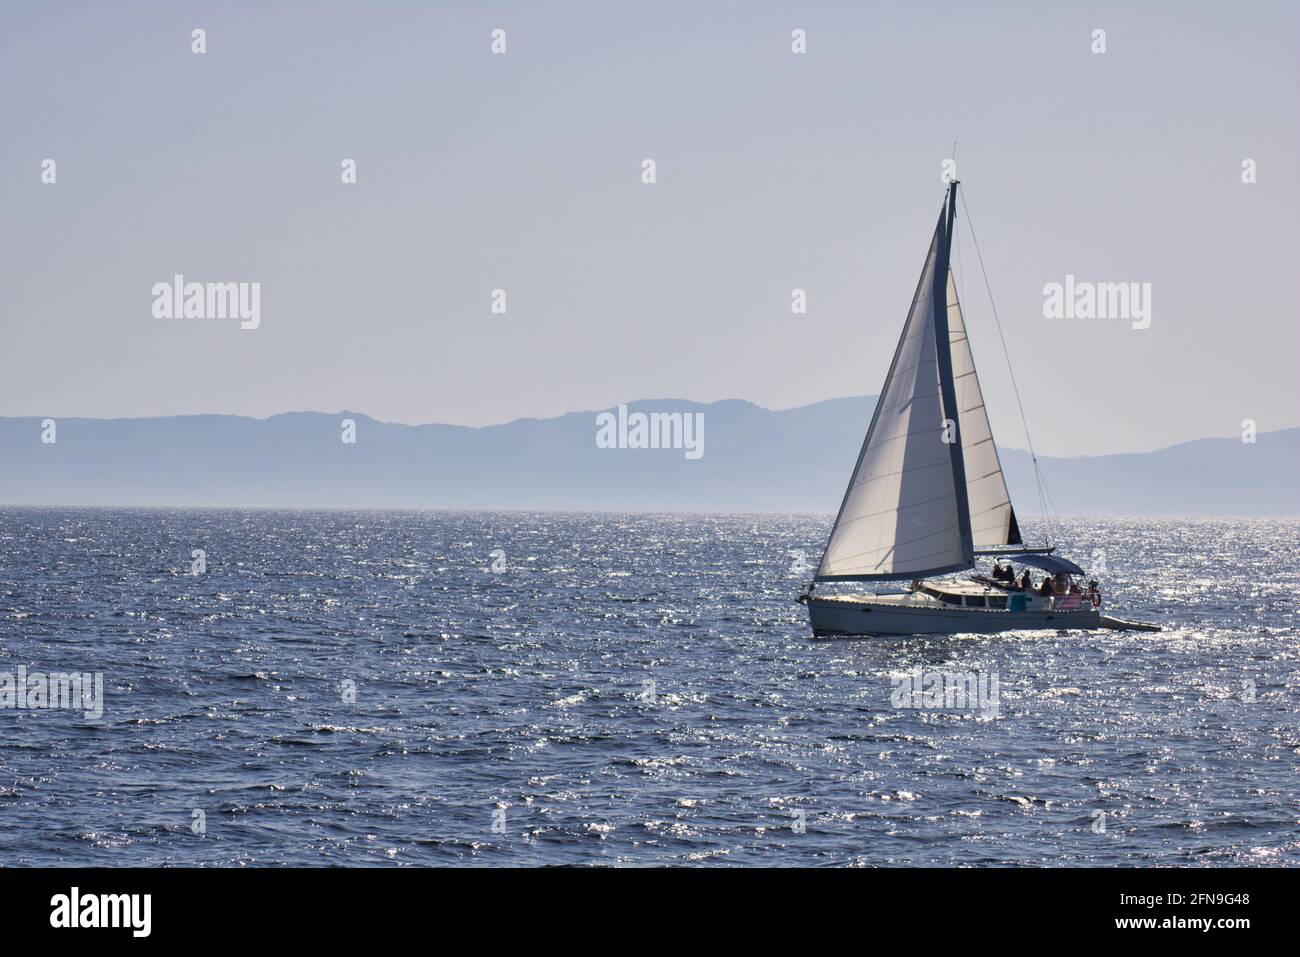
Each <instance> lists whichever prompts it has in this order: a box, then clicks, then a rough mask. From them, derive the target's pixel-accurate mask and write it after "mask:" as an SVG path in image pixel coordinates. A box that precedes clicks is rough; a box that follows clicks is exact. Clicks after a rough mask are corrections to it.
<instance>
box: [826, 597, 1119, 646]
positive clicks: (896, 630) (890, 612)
mask: <svg viewBox="0 0 1300 957" xmlns="http://www.w3.org/2000/svg"><path fill="white" fill-rule="evenodd" d="M807 603H808V617H809V619H810V620H811V622H812V629H813V634H814V635H815V636H816V637H819V638H830V637H836V636H849V635H952V634H961V633H967V632H975V633H980V634H987V633H992V632H999V631H1020V630H1028V629H1058V628H1102V627H1105V626H1104V625H1103V624H1102V620H1101V619H1102V616H1101V613H1100V612H1099V611H1097V610H1096V609H1095V608H1091V607H1087V606H1086V605H1085V607H1084V608H1079V609H1072V610H1069V611H1060V610H1056V609H1053V608H1051V607H1047V605H1046V604H1044V605H1042V606H1040V607H1030V608H1026V609H1025V610H1024V611H1008V610H1007V609H994V608H964V607H961V606H951V605H942V604H940V603H938V602H933V603H931V602H926V601H915V600H913V599H912V598H911V596H906V597H902V598H900V597H896V596H885V597H873V596H867V595H853V596H838V595H836V596H829V597H811V598H809V599H808V601H807Z"/></svg>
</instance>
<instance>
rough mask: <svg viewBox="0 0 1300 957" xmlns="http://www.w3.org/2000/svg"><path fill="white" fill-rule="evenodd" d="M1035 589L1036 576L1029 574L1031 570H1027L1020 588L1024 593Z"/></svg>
mask: <svg viewBox="0 0 1300 957" xmlns="http://www.w3.org/2000/svg"><path fill="white" fill-rule="evenodd" d="M1033 587H1034V576H1033V575H1031V574H1029V569H1028V568H1026V569H1025V572H1024V574H1023V575H1021V576H1020V588H1021V590H1022V591H1029V590H1030V589H1031V588H1033Z"/></svg>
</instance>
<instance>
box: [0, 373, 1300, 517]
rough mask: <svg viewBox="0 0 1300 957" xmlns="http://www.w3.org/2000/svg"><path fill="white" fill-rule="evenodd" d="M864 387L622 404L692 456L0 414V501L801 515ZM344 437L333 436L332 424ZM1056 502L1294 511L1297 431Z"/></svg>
mask: <svg viewBox="0 0 1300 957" xmlns="http://www.w3.org/2000/svg"><path fill="white" fill-rule="evenodd" d="M873 402H874V398H870V397H867V398H862V397H859V398H848V399H834V400H830V401H827V402H819V403H817V404H815V405H810V406H804V407H802V408H797V409H789V410H785V411H780V412H773V411H770V410H768V409H763V408H760V407H759V406H756V405H753V404H752V403H749V402H743V401H739V400H728V401H724V402H714V403H709V404H701V403H695V402H684V401H679V400H662V401H653V400H652V401H644V402H636V403H632V404H631V405H630V406H629V408H630V410H632V411H644V412H651V411H655V412H703V413H704V423H705V428H704V455H703V457H701V458H699V459H696V460H690V459H687V457H686V455H685V453H684V452H683V451H682V450H680V449H676V450H674V449H602V448H598V447H597V445H596V441H595V439H596V432H597V424H596V413H595V412H575V413H571V414H569V415H563V416H560V417H558V418H554V419H520V420H517V421H515V422H510V423H508V424H505V425H497V426H489V427H485V428H467V427H463V426H452V425H421V426H407V425H393V424H388V423H383V422H376V421H374V420H373V419H370V418H369V417H367V416H364V415H361V414H358V413H355V412H340V413H337V414H326V413H319V412H295V413H287V414H284V415H276V416H272V417H270V418H268V419H250V418H241V417H237V416H221V415H195V416H175V417H169V418H156V419H80V418H79V419H72V418H68V419H59V420H58V422H57V442H55V443H54V444H44V443H42V441H41V432H42V427H41V420H40V419H35V418H0V503H5V504H40V505H68V504H79V505H213V506H216V505H235V506H284V507H427V508H513V509H593V510H605V509H614V510H618V509H626V510H698V511H813V512H833V511H834V510H835V509H836V508H838V506H839V503H840V498H841V496H842V495H843V493H844V486H845V484H846V482H847V481H848V476H849V471H850V469H851V468H852V465H853V462H854V461H855V459H856V456H857V453H858V449H859V446H860V444H861V442H862V436H863V433H864V431H865V430H866V426H867V423H868V421H869V419H870V415H871V409H872V405H873ZM349 418H350V419H353V420H355V422H356V443H355V444H351V445H349V444H344V443H343V442H342V441H341V440H340V435H341V427H340V423H341V421H342V420H343V419H349ZM1002 454H1003V459H1002V461H1003V464H1004V467H1005V469H1006V471H1007V474H1008V477H1009V482H1010V485H1011V491H1012V498H1013V500H1014V501H1015V502H1016V503H1017V509H1018V510H1019V511H1020V512H1021V513H1022V514H1024V515H1032V514H1034V513H1036V512H1037V511H1038V504H1037V503H1038V497H1037V494H1036V492H1035V489H1034V483H1033V477H1032V468H1031V466H1030V462H1029V456H1028V455H1027V454H1026V453H1024V452H1020V451H1015V450H1004V451H1003V453H1002ZM1040 461H1041V464H1042V470H1043V473H1044V475H1045V476H1046V479H1047V482H1048V486H1049V488H1050V490H1051V493H1052V497H1053V499H1054V501H1055V503H1056V507H1057V509H1058V510H1059V511H1060V512H1061V513H1062V514H1088V513H1093V514H1107V513H1109V514H1153V515H1155V514H1218V515H1295V514H1300V491H1298V490H1297V488H1296V476H1297V474H1298V473H1300V468H1297V466H1300V429H1287V430H1284V431H1280V432H1271V433H1261V434H1260V435H1259V437H1258V441H1257V442H1256V443H1255V444H1253V445H1250V444H1244V443H1242V442H1241V441H1239V440H1237V439H1201V440H1198V441H1195V442H1187V443H1184V444H1181V445H1175V446H1172V447H1170V448H1167V449H1160V450H1159V451H1155V452H1146V453H1140V454H1133V455H1106V456H1097V457H1080V458H1068V459H1052V458H1044V459H1041V460H1040Z"/></svg>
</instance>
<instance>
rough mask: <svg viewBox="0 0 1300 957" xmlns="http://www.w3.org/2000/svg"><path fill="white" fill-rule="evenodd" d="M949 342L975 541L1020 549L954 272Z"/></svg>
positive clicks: (951, 282)
mask: <svg viewBox="0 0 1300 957" xmlns="http://www.w3.org/2000/svg"><path fill="white" fill-rule="evenodd" d="M948 338H949V341H950V342H951V343H952V378H953V384H954V386H955V388H956V393H957V408H958V410H959V413H960V417H959V419H958V422H959V423H960V429H959V431H960V432H961V448H962V458H963V459H964V461H965V463H966V499H967V502H968V503H969V507H970V525H971V539H972V541H973V543H974V545H975V546H976V547H981V546H989V545H1019V544H1020V543H1021V539H1020V529H1019V528H1018V527H1017V524H1016V518H1015V513H1014V512H1013V510H1012V508H1011V497H1010V496H1009V495H1008V494H1007V482H1006V479H1005V478H1003V476H1002V463H1001V462H1000V461H998V449H997V446H996V445H995V444H994V442H993V429H992V427H991V426H990V425H989V415H988V410H987V409H985V407H984V393H983V391H982V390H981V389H980V380H979V376H978V375H977V374H976V372H975V357H974V356H972V355H971V351H970V339H969V338H967V335H966V322H965V320H964V319H963V318H962V314H961V303H960V302H959V301H958V298H957V283H956V282H955V281H954V280H953V276H952V270H949V271H948Z"/></svg>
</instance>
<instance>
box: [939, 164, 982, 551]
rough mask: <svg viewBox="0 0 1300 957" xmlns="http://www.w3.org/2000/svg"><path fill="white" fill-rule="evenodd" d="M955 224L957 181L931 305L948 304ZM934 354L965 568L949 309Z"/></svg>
mask: <svg viewBox="0 0 1300 957" xmlns="http://www.w3.org/2000/svg"><path fill="white" fill-rule="evenodd" d="M956 223H957V180H953V181H952V184H951V185H950V186H949V187H948V220H947V225H946V227H945V229H944V231H943V236H942V237H941V241H940V243H939V249H938V256H937V259H936V261H935V269H934V291H933V293H932V295H933V297H934V300H933V301H934V302H935V303H936V304H938V303H945V304H946V303H947V301H948V268H949V261H950V259H951V255H952V237H953V228H954V227H955V226H956ZM934 326H935V343H934V344H935V352H936V354H937V358H938V364H939V392H940V395H941V396H942V398H943V410H944V418H945V419H947V421H948V422H951V423H952V441H951V442H949V443H948V454H949V458H950V459H951V461H952V481H953V486H954V491H955V492H956V493H957V524H958V527H959V528H960V530H961V544H962V554H963V555H964V556H965V560H966V562H967V563H968V564H970V565H973V564H975V546H974V543H973V542H972V540H971V527H970V502H969V500H968V498H967V495H966V460H965V457H964V456H963V455H962V444H961V412H960V408H961V407H960V406H959V405H957V389H956V386H955V385H954V383H953V377H952V341H951V339H950V337H949V333H948V309H947V307H946V305H945V307H943V308H938V307H937V306H936V308H935V310H934Z"/></svg>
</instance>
